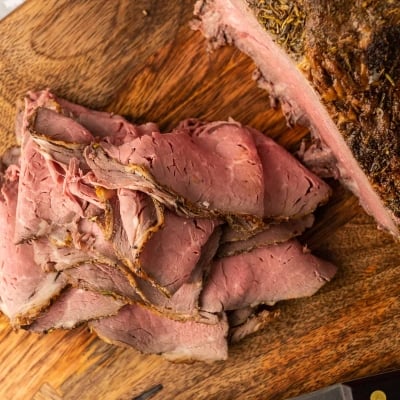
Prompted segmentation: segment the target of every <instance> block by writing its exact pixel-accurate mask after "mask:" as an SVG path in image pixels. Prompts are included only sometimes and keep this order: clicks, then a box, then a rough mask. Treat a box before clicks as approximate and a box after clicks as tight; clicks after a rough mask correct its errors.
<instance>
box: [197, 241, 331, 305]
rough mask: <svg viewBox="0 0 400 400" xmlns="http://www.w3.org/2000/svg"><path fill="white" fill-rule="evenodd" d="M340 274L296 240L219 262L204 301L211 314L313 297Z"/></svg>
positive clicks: (208, 285)
mask: <svg viewBox="0 0 400 400" xmlns="http://www.w3.org/2000/svg"><path fill="white" fill-rule="evenodd" d="M335 273H336V267H335V266H334V265H333V264H331V263H329V262H327V261H323V260H320V259H318V258H317V257H315V256H313V255H312V254H311V253H310V252H308V251H307V250H306V249H304V248H303V247H302V245H301V244H300V243H299V242H297V241H296V240H294V239H292V240H290V241H288V242H284V243H281V244H276V245H271V246H267V247H260V248H257V249H254V250H252V251H250V252H248V253H241V254H238V255H235V256H230V257H225V258H221V259H219V260H216V261H215V262H214V263H213V265H212V267H211V273H210V275H209V277H208V280H207V283H206V284H205V286H204V289H203V292H202V294H201V297H200V306H201V309H203V310H205V311H208V312H220V311H224V310H235V309H240V308H244V307H247V306H255V305H257V304H269V305H272V304H275V303H276V302H277V301H280V300H287V299H294V298H299V297H305V296H311V295H313V294H314V293H315V292H316V291H317V290H319V289H320V288H321V287H322V286H323V285H324V284H325V283H326V282H327V281H329V280H330V279H331V278H332V277H333V276H334V275H335Z"/></svg>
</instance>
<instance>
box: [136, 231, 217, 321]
mask: <svg viewBox="0 0 400 400" xmlns="http://www.w3.org/2000/svg"><path fill="white" fill-rule="evenodd" d="M220 237H221V229H220V228H219V227H217V228H216V229H215V230H214V231H213V233H212V234H211V235H210V237H209V238H208V240H207V242H206V243H205V244H204V245H203V246H202V247H201V250H200V251H201V256H200V258H199V260H198V261H197V264H196V266H195V268H194V269H193V271H192V273H191V275H190V277H189V279H187V280H186V282H185V283H183V284H182V285H181V286H180V288H179V289H178V290H177V291H176V292H175V293H174V294H173V295H172V296H171V297H167V296H166V295H165V294H164V293H162V292H160V291H159V290H157V289H156V288H155V287H154V286H153V285H151V283H150V282H148V281H145V280H143V279H140V278H138V279H137V281H136V282H137V287H138V289H139V290H140V293H141V295H142V297H143V299H144V300H145V303H146V305H148V306H149V307H151V308H153V309H155V310H156V311H158V312H160V313H162V314H163V315H166V316H168V317H170V318H172V319H176V320H187V319H191V320H197V321H202V322H204V323H216V322H218V317H217V316H216V315H214V314H209V313H203V312H201V310H200V308H199V297H200V293H201V291H202V289H203V282H204V278H205V277H206V276H207V275H208V273H209V269H210V265H211V261H212V259H213V257H214V255H215V253H216V251H217V248H218V244H219V239H220Z"/></svg>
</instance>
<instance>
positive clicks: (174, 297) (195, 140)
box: [0, 90, 336, 361]
mask: <svg viewBox="0 0 400 400" xmlns="http://www.w3.org/2000/svg"><path fill="white" fill-rule="evenodd" d="M16 136H17V141H18V143H19V144H20V146H18V147H14V148H11V149H9V150H8V151H7V152H6V153H5V154H4V155H3V157H2V163H1V174H0V187H1V192H0V221H1V224H0V309H1V311H2V312H3V313H4V314H5V315H6V316H7V317H8V318H9V320H10V323H11V325H12V326H14V327H16V328H24V329H27V330H29V331H32V332H49V331H51V330H54V329H72V328H74V327H76V326H81V325H82V324H87V325H88V326H89V327H90V329H92V330H93V331H94V332H96V333H97V334H98V336H99V337H101V338H102V339H104V340H106V341H107V342H110V343H115V344H123V345H130V346H133V347H135V348H136V349H138V350H139V351H141V352H143V353H157V354H163V355H164V356H165V357H167V358H168V359H170V360H203V361H215V360H223V359H226V358H227V356H228V343H230V342H232V341H237V340H240V339H241V338H243V337H244V336H246V335H248V334H249V333H252V332H254V331H255V330H256V329H258V328H260V327H262V326H263V322H266V321H268V306H271V305H274V304H275V303H276V302H279V301H281V300H286V299H293V298H299V297H304V296H310V295H313V294H314V293H315V292H316V291H317V290H318V289H320V288H321V287H322V286H323V285H324V284H325V283H326V282H327V281H329V280H330V279H331V278H332V277H333V276H334V274H335V272H336V268H335V266H333V265H332V264H331V263H329V262H326V261H323V260H321V259H319V258H317V257H315V256H314V255H312V254H311V253H310V251H309V250H307V248H305V247H304V246H303V244H300V242H299V241H298V240H297V239H296V238H295V237H296V236H298V235H300V234H301V233H302V232H303V231H304V230H305V229H307V228H309V227H310V226H311V225H312V224H313V222H314V216H313V212H314V211H315V209H316V208H317V207H318V206H319V205H321V204H323V203H325V202H326V201H327V199H328V198H329V195H330V188H329V187H328V185H327V184H326V183H324V181H322V180H321V179H320V178H318V177H317V176H316V175H314V174H313V173H312V172H310V171H309V170H308V169H306V168H305V167H304V166H303V165H302V164H301V163H300V162H299V161H297V160H296V159H295V158H294V157H293V156H292V155H291V154H289V153H288V152H287V151H286V150H285V149H283V148H282V147H281V146H279V145H278V144H277V143H275V142H274V141H273V140H272V139H271V138H269V137H268V136H266V135H264V134H262V133H260V132H258V131H256V130H255V129H252V128H250V127H245V126H242V125H241V124H240V123H238V122H236V121H233V120H230V121H223V122H221V121H219V122H204V121H200V120H195V119H190V120H185V121H182V122H181V123H179V125H178V126H177V127H176V128H175V129H174V130H172V131H171V132H168V133H161V132H160V131H159V129H158V127H157V125H156V124H154V123H147V124H144V125H133V124H131V123H129V122H128V121H127V120H126V119H124V118H123V117H121V116H118V115H114V114H110V113H106V112H99V111H93V110H89V109H87V108H85V107H82V106H80V105H76V104H73V103H70V102H68V101H66V100H65V99H62V98H58V97H57V96H55V95H54V94H52V93H50V92H49V91H47V90H45V91H41V92H35V93H34V92H30V93H28V95H27V96H26V97H25V99H24V100H23V101H22V102H21V104H20V105H19V112H18V117H17V122H16Z"/></svg>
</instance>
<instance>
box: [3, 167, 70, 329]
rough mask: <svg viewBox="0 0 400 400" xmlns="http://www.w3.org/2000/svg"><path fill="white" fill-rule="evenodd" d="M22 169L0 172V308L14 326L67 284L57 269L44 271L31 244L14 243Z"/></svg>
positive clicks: (35, 314) (46, 302) (35, 311)
mask: <svg viewBox="0 0 400 400" xmlns="http://www.w3.org/2000/svg"><path fill="white" fill-rule="evenodd" d="M18 176H19V169H18V167H16V166H15V165H11V166H10V167H8V169H7V170H6V172H5V175H3V174H1V179H0V183H1V193H0V221H1V224H0V309H1V311H2V312H3V313H4V314H5V315H6V316H7V317H8V318H9V319H10V322H11V324H12V325H13V326H19V325H21V324H26V323H29V322H30V321H31V320H32V319H34V318H35V317H36V316H37V315H38V313H39V312H40V311H41V310H42V309H44V308H45V307H47V306H48V304H49V303H50V301H51V300H52V299H53V298H54V297H56V296H57V295H58V294H59V292H60V291H61V290H62V288H63V287H64V286H65V281H64V279H63V278H62V277H61V276H59V274H57V273H47V274H46V273H44V272H43V271H42V269H41V268H40V267H39V266H38V265H37V264H36V263H35V261H34V257H33V248H32V246H31V245H29V244H24V243H23V244H14V240H13V238H14V227H15V214H16V208H17V195H18V191H17V190H18V189H17V186H18Z"/></svg>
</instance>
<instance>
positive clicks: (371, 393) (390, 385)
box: [289, 370, 400, 400]
mask: <svg viewBox="0 0 400 400" xmlns="http://www.w3.org/2000/svg"><path fill="white" fill-rule="evenodd" d="M399 398H400V370H397V371H390V372H386V373H382V374H378V375H372V376H368V377H365V378H361V379H356V380H352V381H349V382H343V383H338V384H336V385H332V386H328V387H326V388H323V389H320V390H316V391H314V392H311V393H306V394H302V395H300V396H297V397H292V398H291V399H289V400H395V399H396V400H397V399H399Z"/></svg>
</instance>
